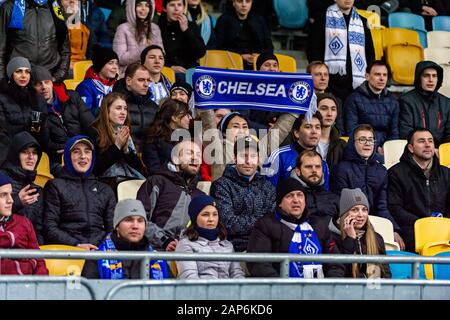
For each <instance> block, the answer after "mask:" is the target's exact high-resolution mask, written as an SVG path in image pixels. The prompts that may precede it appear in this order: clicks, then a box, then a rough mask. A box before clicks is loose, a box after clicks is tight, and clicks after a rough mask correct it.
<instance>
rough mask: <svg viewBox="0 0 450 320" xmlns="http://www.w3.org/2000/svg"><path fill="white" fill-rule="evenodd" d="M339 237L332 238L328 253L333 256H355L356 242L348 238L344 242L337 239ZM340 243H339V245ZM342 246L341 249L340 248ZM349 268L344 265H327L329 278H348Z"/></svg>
mask: <svg viewBox="0 0 450 320" xmlns="http://www.w3.org/2000/svg"><path fill="white" fill-rule="evenodd" d="M337 237H338V236H337V235H335V236H331V238H330V241H329V243H328V246H327V250H328V253H331V254H353V253H354V252H355V246H356V240H355V239H353V238H350V237H346V238H345V239H344V240H341V239H337ZM337 242H339V243H337ZM339 245H340V247H339ZM346 271H347V267H346V264H344V263H329V264H327V268H326V274H325V276H326V277H327V278H344V277H345V276H346Z"/></svg>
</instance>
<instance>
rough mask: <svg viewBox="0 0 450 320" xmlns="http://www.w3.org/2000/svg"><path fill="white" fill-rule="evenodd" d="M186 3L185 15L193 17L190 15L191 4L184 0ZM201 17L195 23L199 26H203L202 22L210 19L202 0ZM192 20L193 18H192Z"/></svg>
mask: <svg viewBox="0 0 450 320" xmlns="http://www.w3.org/2000/svg"><path fill="white" fill-rule="evenodd" d="M183 2H184V14H185V15H186V16H187V17H191V14H190V13H189V3H188V0H183ZM199 6H200V15H199V16H198V17H197V20H196V21H195V23H197V25H201V24H202V22H203V21H204V20H205V19H207V18H208V11H207V10H206V8H205V6H204V5H203V3H202V1H201V0H200V4H199ZM191 19H192V17H191Z"/></svg>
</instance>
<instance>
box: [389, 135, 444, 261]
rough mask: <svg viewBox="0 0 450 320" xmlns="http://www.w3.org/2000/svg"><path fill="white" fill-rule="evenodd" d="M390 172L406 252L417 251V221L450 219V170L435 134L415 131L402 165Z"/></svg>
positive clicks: (391, 194)
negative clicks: (438, 153) (439, 155)
mask: <svg viewBox="0 0 450 320" xmlns="http://www.w3.org/2000/svg"><path fill="white" fill-rule="evenodd" d="M388 173H389V189H388V204H389V210H390V212H391V213H392V215H393V216H394V218H395V220H396V221H397V222H398V224H399V226H400V228H401V235H402V237H403V239H404V240H405V245H406V250H407V251H410V252H414V251H415V250H414V249H415V245H414V223H415V222H416V220H417V219H420V218H425V217H430V216H435V217H442V216H445V217H450V203H448V201H447V199H450V196H449V194H450V170H449V169H448V168H446V167H444V166H441V165H439V160H438V158H437V157H436V154H435V142H434V138H433V135H432V133H431V131H430V130H428V129H416V130H414V131H412V132H411V133H410V134H409V136H408V144H407V145H406V147H405V151H404V152H403V155H402V157H401V158H400V162H399V163H397V164H396V165H395V166H393V167H392V168H391V169H389V172H388ZM446 202H447V203H446Z"/></svg>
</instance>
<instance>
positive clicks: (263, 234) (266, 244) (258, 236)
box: [247, 220, 280, 277]
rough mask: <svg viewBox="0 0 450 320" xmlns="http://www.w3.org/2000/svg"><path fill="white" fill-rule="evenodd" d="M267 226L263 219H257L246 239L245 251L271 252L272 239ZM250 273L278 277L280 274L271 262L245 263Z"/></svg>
mask: <svg viewBox="0 0 450 320" xmlns="http://www.w3.org/2000/svg"><path fill="white" fill-rule="evenodd" d="M269 228H270V226H267V225H266V224H265V223H264V220H258V222H256V224H255V228H254V229H253V231H252V233H251V235H250V239H249V241H248V247H247V252H263V253H271V252H273V248H272V241H271V239H270V237H269ZM247 266H248V269H249V271H250V274H251V275H252V276H253V277H279V276H280V274H279V273H278V272H277V270H276V269H275V268H274V267H273V264H272V263H271V262H261V263H250V262H248V263H247Z"/></svg>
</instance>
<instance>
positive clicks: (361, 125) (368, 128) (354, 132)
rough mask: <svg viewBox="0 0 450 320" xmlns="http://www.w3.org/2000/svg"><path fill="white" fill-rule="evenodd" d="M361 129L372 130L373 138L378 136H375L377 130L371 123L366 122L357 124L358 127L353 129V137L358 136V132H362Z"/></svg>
mask: <svg viewBox="0 0 450 320" xmlns="http://www.w3.org/2000/svg"><path fill="white" fill-rule="evenodd" d="M360 131H370V132H372V134H373V138H374V139H375V138H376V136H375V130H373V127H372V126H371V125H370V124H366V123H363V124H360V125H359V126H357V127H356V128H355V130H353V138H354V137H355V136H356V134H357V133H358V132H360Z"/></svg>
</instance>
